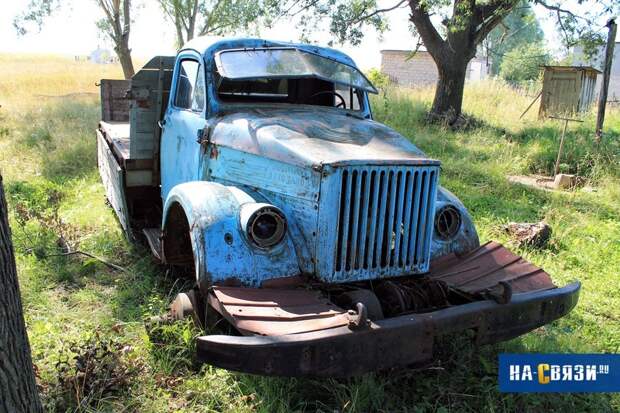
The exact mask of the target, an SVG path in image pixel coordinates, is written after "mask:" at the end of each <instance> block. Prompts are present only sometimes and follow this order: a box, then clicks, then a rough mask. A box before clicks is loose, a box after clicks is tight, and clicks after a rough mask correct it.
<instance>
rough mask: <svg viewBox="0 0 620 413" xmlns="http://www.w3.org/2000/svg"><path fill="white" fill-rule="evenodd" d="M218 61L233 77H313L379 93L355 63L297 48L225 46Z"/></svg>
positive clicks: (223, 72)
mask: <svg viewBox="0 0 620 413" xmlns="http://www.w3.org/2000/svg"><path fill="white" fill-rule="evenodd" d="M216 63H217V69H218V72H219V74H220V75H221V76H222V77H223V78H225V79H230V80H252V79H286V78H303V77H313V78H318V79H322V80H325V81H328V82H332V83H335V84H341V85H343V86H348V87H352V88H355V89H358V90H365V91H367V92H370V93H377V89H375V87H374V86H373V85H372V84H371V83H370V82H369V81H368V79H366V77H365V76H364V74H363V73H362V72H360V71H359V70H358V69H356V68H355V67H353V66H349V65H346V64H344V63H340V62H337V61H335V60H332V59H328V58H325V57H321V56H319V55H316V54H314V53H309V52H304V51H302V50H299V49H294V48H282V49H277V48H269V49H251V50H250V49H244V50H224V51H222V52H220V53H219V54H218V55H217V57H216Z"/></svg>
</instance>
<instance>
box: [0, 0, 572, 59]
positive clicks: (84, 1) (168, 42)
mask: <svg viewBox="0 0 620 413" xmlns="http://www.w3.org/2000/svg"><path fill="white" fill-rule="evenodd" d="M29 1H30V0H11V1H6V0H5V1H4V2H3V3H4V4H3V5H2V14H1V15H0V52H18V53H51V54H63V55H70V56H75V55H88V54H90V52H91V51H93V50H94V49H96V48H97V47H98V46H100V47H103V48H108V49H112V47H111V43H110V41H109V40H107V39H106V38H105V37H103V35H101V34H100V33H99V32H98V30H97V28H96V27H95V22H96V21H97V20H98V19H100V18H101V12H100V10H99V9H98V7H97V6H96V3H95V1H93V0H73V1H69V3H70V7H67V8H65V9H64V11H63V12H62V13H56V14H55V15H53V16H52V17H51V18H49V19H48V20H46V22H45V25H44V27H43V29H42V30H41V31H40V32H36V31H33V32H30V33H28V34H26V35H24V36H17V34H16V31H15V29H14V27H13V19H14V18H15V16H16V15H18V14H19V13H20V12H22V11H23V10H25V9H26V7H27V5H28V3H29ZM141 3H142V5H141V6H139V9H138V10H136V11H135V13H134V14H135V16H136V20H135V22H134V24H133V26H132V29H131V35H130V47H131V49H132V53H133V56H134V57H138V58H142V59H147V58H150V57H152V56H155V55H174V54H175V47H174V43H175V33H174V28H173V25H172V24H171V23H170V22H167V21H165V20H164V18H163V15H162V12H161V10H160V8H159V6H158V4H157V1H156V0H142V2H141ZM393 3H394V0H379V4H380V6H382V7H386V6H391V5H393ZM566 3H576V1H575V0H571V1H569V2H566ZM534 11H535V12H536V14H537V16H538V17H539V20H540V23H541V25H542V28H543V31H544V32H545V38H546V41H547V44H548V46H549V47H550V48H551V50H553V51H554V52H555V53H559V52H560V51H561V48H560V47H559V37H558V34H557V33H556V31H555V28H554V25H553V21H552V20H551V19H549V18H547V17H546V16H547V12H546V10H544V9H542V8H540V6H535V8H534ZM388 16H389V26H390V30H389V31H388V32H386V33H384V34H383V36H382V37H381V38H379V37H378V35H377V33H375V32H374V31H373V30H370V29H369V30H367V32H366V35H365V37H364V40H363V42H362V43H361V44H360V45H358V46H350V45H342V46H338V45H337V46H335V47H336V48H338V49H340V50H343V51H344V52H345V53H347V54H349V55H350V56H351V57H352V58H353V59H354V60H355V61H356V62H357V64H358V66H360V67H361V68H362V69H364V70H366V69H369V68H371V67H379V66H380V59H381V56H380V50H382V49H412V48H414V47H415V39H414V38H413V36H412V35H411V33H410V32H409V26H408V22H407V18H408V13H407V12H406V10H403V11H400V10H398V11H395V12H392V13H390V14H389V15H388ZM260 36H261V37H263V38H267V39H273V40H284V41H297V40H299V38H298V37H299V33H298V31H297V30H296V28H295V27H294V26H293V25H292V24H291V23H288V22H280V23H278V24H277V25H276V26H275V27H273V28H271V29H264V30H262V31H261V32H260ZM313 40H315V41H316V42H317V43H318V44H327V43H328V42H329V41H330V40H332V36H331V35H330V34H329V33H328V32H327V31H322V32H319V33H317V34H316V35H315V38H314V39H313Z"/></svg>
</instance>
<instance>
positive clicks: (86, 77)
mask: <svg viewBox="0 0 620 413" xmlns="http://www.w3.org/2000/svg"><path fill="white" fill-rule="evenodd" d="M120 75H121V70H120V68H119V67H117V66H111V65H94V64H90V63H86V62H74V61H73V60H72V59H67V58H63V57H58V56H41V55H36V56H35V55H32V56H29V55H0V105H1V107H0V170H1V171H2V174H3V175H4V180H5V185H6V191H7V196H8V198H9V199H8V201H9V208H10V211H9V212H10V219H11V225H12V231H13V238H14V244H15V249H16V255H17V264H18V271H19V276H20V283H21V291H22V295H23V303H24V307H25V308H24V310H25V317H26V323H27V327H28V332H29V337H30V343H31V346H32V352H33V357H34V363H35V364H36V367H37V372H38V381H39V385H40V390H41V394H42V397H43V400H44V403H45V405H46V407H47V409H48V410H49V411H59V412H60V411H80V412H87V411H127V412H134V411H136V412H168V411H175V412H177V411H179V412H210V411H234V412H237V411H240V412H245V411H248V412H250V411H261V412H274V411H281V412H286V411H317V410H318V411H326V412H327V411H329V412H334V411H342V412H369V411H411V412H427V411H428V412H480V411H492V412H512V411H524V412H539V411H563V412H582V411H592V412H611V411H619V410H620V396H619V395H618V394H615V395H612V394H531V395H523V394H522V395H516V394H502V393H499V391H498V385H497V355H498V354H499V353H501V352H609V353H617V352H619V351H620V111H619V110H618V109H611V110H610V111H609V113H608V120H607V135H606V137H605V139H604V141H603V143H602V144H600V145H596V144H594V143H593V141H592V130H593V116H592V115H591V114H590V115H588V116H586V117H585V122H584V123H583V124H579V125H574V124H572V125H570V127H569V133H568V137H567V144H566V152H565V157H564V159H563V161H562V164H561V169H562V170H563V171H565V172H571V173H578V174H579V175H581V176H583V177H585V179H586V180H587V186H588V187H589V188H591V189H590V190H575V191H568V192H549V191H542V190H537V189H534V188H529V187H524V186H521V185H518V184H513V183H510V182H509V181H508V180H507V179H506V177H507V176H508V175H513V174H528V173H541V174H550V173H551V171H552V169H553V162H554V160H555V155H556V151H557V146H558V140H559V134H560V125H559V124H558V123H557V121H547V122H539V121H538V120H537V119H536V116H535V113H534V112H535V110H533V111H532V113H529V114H528V115H527V116H526V117H525V118H524V119H523V120H519V119H518V118H519V115H520V114H521V112H522V111H523V110H524V109H525V107H526V106H527V105H528V104H529V102H530V100H531V97H527V96H522V95H520V94H518V93H516V92H514V91H513V90H512V89H511V88H509V87H508V86H507V85H505V84H503V83H501V82H494V81H489V82H484V83H480V84H472V85H469V86H468V87H467V89H466V92H465V103H464V108H465V111H466V112H467V113H468V114H469V115H472V116H473V117H474V118H476V119H477V120H478V122H476V124H475V125H473V126H472V127H471V128H469V129H468V130H466V131H460V132H453V131H450V130H447V129H443V128H441V127H438V126H429V125H427V124H425V123H424V114H425V112H426V111H427V110H428V107H429V104H430V100H431V98H432V90H426V89H425V90H410V91H408V90H389V91H387V92H385V93H382V94H380V95H379V96H376V97H374V98H373V99H372V103H373V111H374V114H375V118H376V119H377V120H378V121H380V122H384V123H386V124H388V125H389V126H391V127H393V128H395V129H396V130H398V131H399V132H401V133H403V134H404V135H405V136H408V137H409V138H411V139H412V140H413V141H414V142H415V143H416V144H417V145H418V146H420V147H421V148H422V149H423V150H424V151H426V152H427V153H428V154H429V155H430V156H433V157H435V158H438V159H440V160H441V161H442V164H443V166H442V177H441V180H442V184H443V185H444V186H446V187H447V188H448V189H450V190H451V191H452V192H454V193H455V194H457V195H458V196H459V197H460V198H461V199H462V200H463V202H464V203H465V204H466V205H467V206H468V207H469V208H470V210H471V213H472V215H473V218H474V220H475V223H476V225H477V227H478V229H479V232H480V236H481V238H482V240H483V241H486V240H490V239H497V240H499V241H501V242H504V243H506V244H510V242H511V241H510V239H509V238H507V236H506V235H505V234H504V233H503V232H502V230H501V226H502V225H503V224H505V223H507V222H510V221H520V222H523V221H529V222H533V221H539V220H543V219H544V220H545V221H546V222H548V223H549V224H550V225H551V227H552V229H553V235H552V238H551V241H550V244H549V246H548V247H547V248H546V249H544V250H533V249H518V252H519V253H520V254H522V255H524V256H525V257H526V258H527V259H529V260H531V261H533V262H534V263H536V264H538V265H540V266H542V267H544V268H545V269H546V270H547V271H548V272H549V273H550V274H552V275H553V276H554V279H555V280H556V281H557V283H558V284H560V285H563V284H566V283H568V282H570V281H572V280H575V279H579V280H581V281H582V283H583V290H582V294H581V300H580V303H579V305H578V307H577V308H576V309H575V310H574V311H573V312H572V313H571V314H570V315H569V316H567V317H565V318H563V319H561V320H559V321H557V322H554V323H552V324H550V325H548V326H545V327H542V328H539V329H537V330H536V331H534V332H532V333H530V334H527V335H525V336H523V337H520V338H518V339H515V340H512V341H510V342H507V343H503V344H500V345H495V346H485V347H481V348H475V347H473V346H472V345H471V344H470V343H469V342H468V341H467V340H466V339H465V338H461V337H452V339H451V340H450V341H446V342H445V343H442V345H441V346H439V348H438V354H437V360H436V361H435V362H434V363H433V364H432V365H431V366H428V368H424V369H418V370H411V369H400V370H395V371H391V372H380V373H376V374H368V375H366V376H363V377H359V378H354V379H350V380H300V379H278V378H262V377H256V376H250V375H244V374H237V373H231V372H227V371H224V370H220V369H215V368H211V367H209V366H199V365H196V364H195V363H194V361H193V359H192V346H193V338H194V337H195V335H196V334H197V332H196V331H195V330H194V329H193V328H192V327H191V326H190V325H189V324H184V323H179V324H176V325H173V326H170V327H166V328H162V329H161V330H160V331H158V332H157V337H153V336H151V337H149V336H148V335H147V334H146V331H145V328H144V323H143V320H144V319H146V318H148V317H150V316H152V315H157V314H159V313H161V312H163V310H164V309H165V307H166V306H167V304H168V303H169V300H170V299H171V297H173V296H174V293H175V292H176V291H178V290H179V289H181V288H182V286H180V285H178V283H175V282H174V280H173V279H171V278H170V277H169V276H167V274H166V269H165V268H161V267H159V266H157V265H155V264H154V263H153V261H152V260H151V258H150V256H149V254H148V252H147V251H146V250H145V249H144V248H142V247H140V246H136V245H130V244H129V243H128V242H127V241H126V240H125V239H124V238H123V235H122V233H121V231H120V227H119V225H118V223H117V221H116V220H115V217H114V215H113V213H112V212H111V210H110V208H109V207H108V206H107V205H106V203H105V199H104V191H103V188H102V186H101V183H100V180H99V176H98V173H97V168H96V153H95V138H94V129H95V127H96V125H97V121H98V118H99V97H98V88H97V86H96V82H98V80H99V79H100V78H106V77H112V78H115V77H119V76H120ZM59 240H60V242H59ZM67 243H68V244H69V245H71V246H72V247H74V248H79V249H80V250H83V251H87V252H89V253H92V254H94V255H96V256H99V257H101V258H104V259H106V260H108V261H111V262H114V263H116V264H118V265H120V266H122V267H124V268H125V269H126V271H115V270H112V269H110V268H108V267H106V266H105V265H104V264H102V263H101V262H100V261H98V260H94V259H90V258H86V257H81V256H62V255H59V254H60V253H61V252H62V250H61V248H62V245H63V244H67ZM84 366H86V367H84ZM84 369H86V370H87V374H86V375H85V374H84Z"/></svg>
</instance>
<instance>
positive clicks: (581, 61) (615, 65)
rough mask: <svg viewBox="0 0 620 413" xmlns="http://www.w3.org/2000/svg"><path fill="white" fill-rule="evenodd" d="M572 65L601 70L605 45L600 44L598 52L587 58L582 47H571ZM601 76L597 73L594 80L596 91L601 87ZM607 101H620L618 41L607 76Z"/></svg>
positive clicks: (619, 52)
mask: <svg viewBox="0 0 620 413" xmlns="http://www.w3.org/2000/svg"><path fill="white" fill-rule="evenodd" d="M573 55H574V57H573V65H575V66H592V67H595V68H596V69H598V70H600V71H601V72H602V71H603V65H604V63H605V46H602V47H601V48H600V49H599V51H598V53H596V54H595V55H594V56H593V57H592V58H590V59H588V58H587V57H586V55H585V53H584V52H583V47H581V46H576V47H575V48H574V49H573ZM602 80H603V76H602V75H599V76H598V79H597V82H596V93H597V94H598V92H599V91H600V89H601V82H602ZM607 101H608V102H618V103H620V42H616V44H615V46H614V57H613V59H612V61H611V76H610V77H609V91H608V93H607Z"/></svg>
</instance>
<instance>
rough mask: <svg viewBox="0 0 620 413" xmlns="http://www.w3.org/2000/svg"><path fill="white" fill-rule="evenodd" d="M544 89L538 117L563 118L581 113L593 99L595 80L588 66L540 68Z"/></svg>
mask: <svg viewBox="0 0 620 413" xmlns="http://www.w3.org/2000/svg"><path fill="white" fill-rule="evenodd" d="M543 68H544V76H543V89H542V95H541V100H540V110H539V112H538V116H539V117H540V118H544V117H546V116H562V115H572V114H576V113H580V112H584V111H586V110H588V109H589V108H590V105H591V104H592V102H593V101H594V99H595V97H596V96H595V95H596V93H595V89H596V77H597V76H598V74H599V73H601V72H600V71H598V70H597V69H595V68H593V67H590V66H543Z"/></svg>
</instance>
